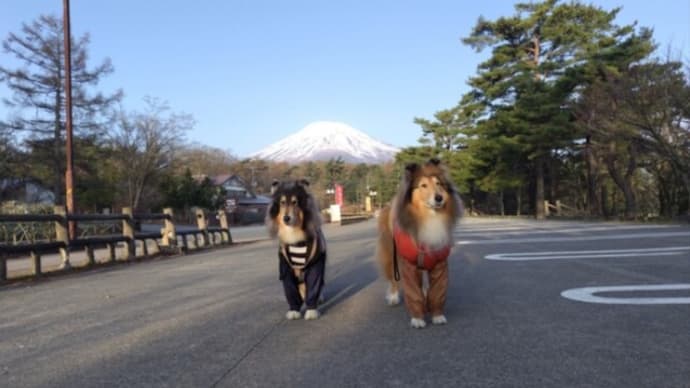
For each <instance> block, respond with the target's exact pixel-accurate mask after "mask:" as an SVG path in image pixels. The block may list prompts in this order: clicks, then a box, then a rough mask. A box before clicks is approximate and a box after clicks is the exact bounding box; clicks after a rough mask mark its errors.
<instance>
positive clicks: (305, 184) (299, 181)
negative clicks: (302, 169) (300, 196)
mask: <svg viewBox="0 0 690 388" xmlns="http://www.w3.org/2000/svg"><path fill="white" fill-rule="evenodd" d="M297 184H298V185H300V186H304V187H305V188H307V187H309V181H308V180H307V179H305V178H302V179H300V180H298V181H297Z"/></svg>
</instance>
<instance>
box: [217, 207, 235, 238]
mask: <svg viewBox="0 0 690 388" xmlns="http://www.w3.org/2000/svg"><path fill="white" fill-rule="evenodd" d="M218 220H219V221H220V227H221V228H222V229H223V230H224V232H221V234H220V237H221V243H223V244H232V235H231V234H230V224H229V223H228V213H227V212H226V211H225V210H223V209H221V210H218Z"/></svg>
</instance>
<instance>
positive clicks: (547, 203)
mask: <svg viewBox="0 0 690 388" xmlns="http://www.w3.org/2000/svg"><path fill="white" fill-rule="evenodd" d="M550 211H551V209H549V201H544V216H546V217H548V216H549V214H550Z"/></svg>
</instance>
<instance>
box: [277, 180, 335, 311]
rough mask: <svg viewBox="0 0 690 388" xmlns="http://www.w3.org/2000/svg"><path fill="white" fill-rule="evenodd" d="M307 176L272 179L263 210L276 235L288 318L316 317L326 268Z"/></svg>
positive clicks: (322, 238) (315, 206) (320, 235)
mask: <svg viewBox="0 0 690 388" xmlns="http://www.w3.org/2000/svg"><path fill="white" fill-rule="evenodd" d="M308 188H309V182H308V181H307V180H297V181H289V182H278V181H274V182H273V186H272V187H271V195H272V200H271V204H270V206H269V208H268V211H267V214H266V225H267V226H268V230H269V233H270V235H271V237H273V238H276V237H277V239H278V243H279V247H278V261H279V274H280V275H279V279H280V280H281V281H282V282H283V290H284V291H285V298H286V299H287V302H288V305H289V307H290V309H289V310H288V312H287V313H286V314H285V317H286V318H287V319H290V320H292V319H300V318H301V317H302V313H301V309H302V305H303V304H304V305H305V306H306V311H305V313H304V319H317V318H318V317H319V310H317V307H318V304H319V302H320V299H321V293H322V291H323V285H324V273H325V269H326V240H325V238H324V236H323V232H322V231H321V217H320V215H319V211H318V207H317V205H316V201H315V200H314V197H313V196H312V195H311V193H310V192H309V191H308Z"/></svg>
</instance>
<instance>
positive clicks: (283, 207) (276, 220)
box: [266, 181, 317, 244]
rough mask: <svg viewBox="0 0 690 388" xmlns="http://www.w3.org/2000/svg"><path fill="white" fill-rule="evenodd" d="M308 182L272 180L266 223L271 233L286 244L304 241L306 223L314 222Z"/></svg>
mask: <svg viewBox="0 0 690 388" xmlns="http://www.w3.org/2000/svg"><path fill="white" fill-rule="evenodd" d="M308 184H309V183H308V182H306V181H294V182H283V183H280V182H274V184H273V188H272V194H273V200H272V202H271V206H270V207H269V211H268V217H267V220H266V221H267V223H268V225H269V229H270V230H271V234H272V235H277V236H278V238H279V239H280V240H281V241H282V242H283V243H286V244H294V243H297V242H300V241H304V240H305V239H306V238H307V235H308V234H309V233H308V231H307V229H308V225H313V224H315V221H314V217H315V216H317V214H314V212H313V210H311V207H310V201H311V199H310V198H311V197H310V194H309V192H308V191H307V189H306V188H307V187H308Z"/></svg>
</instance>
